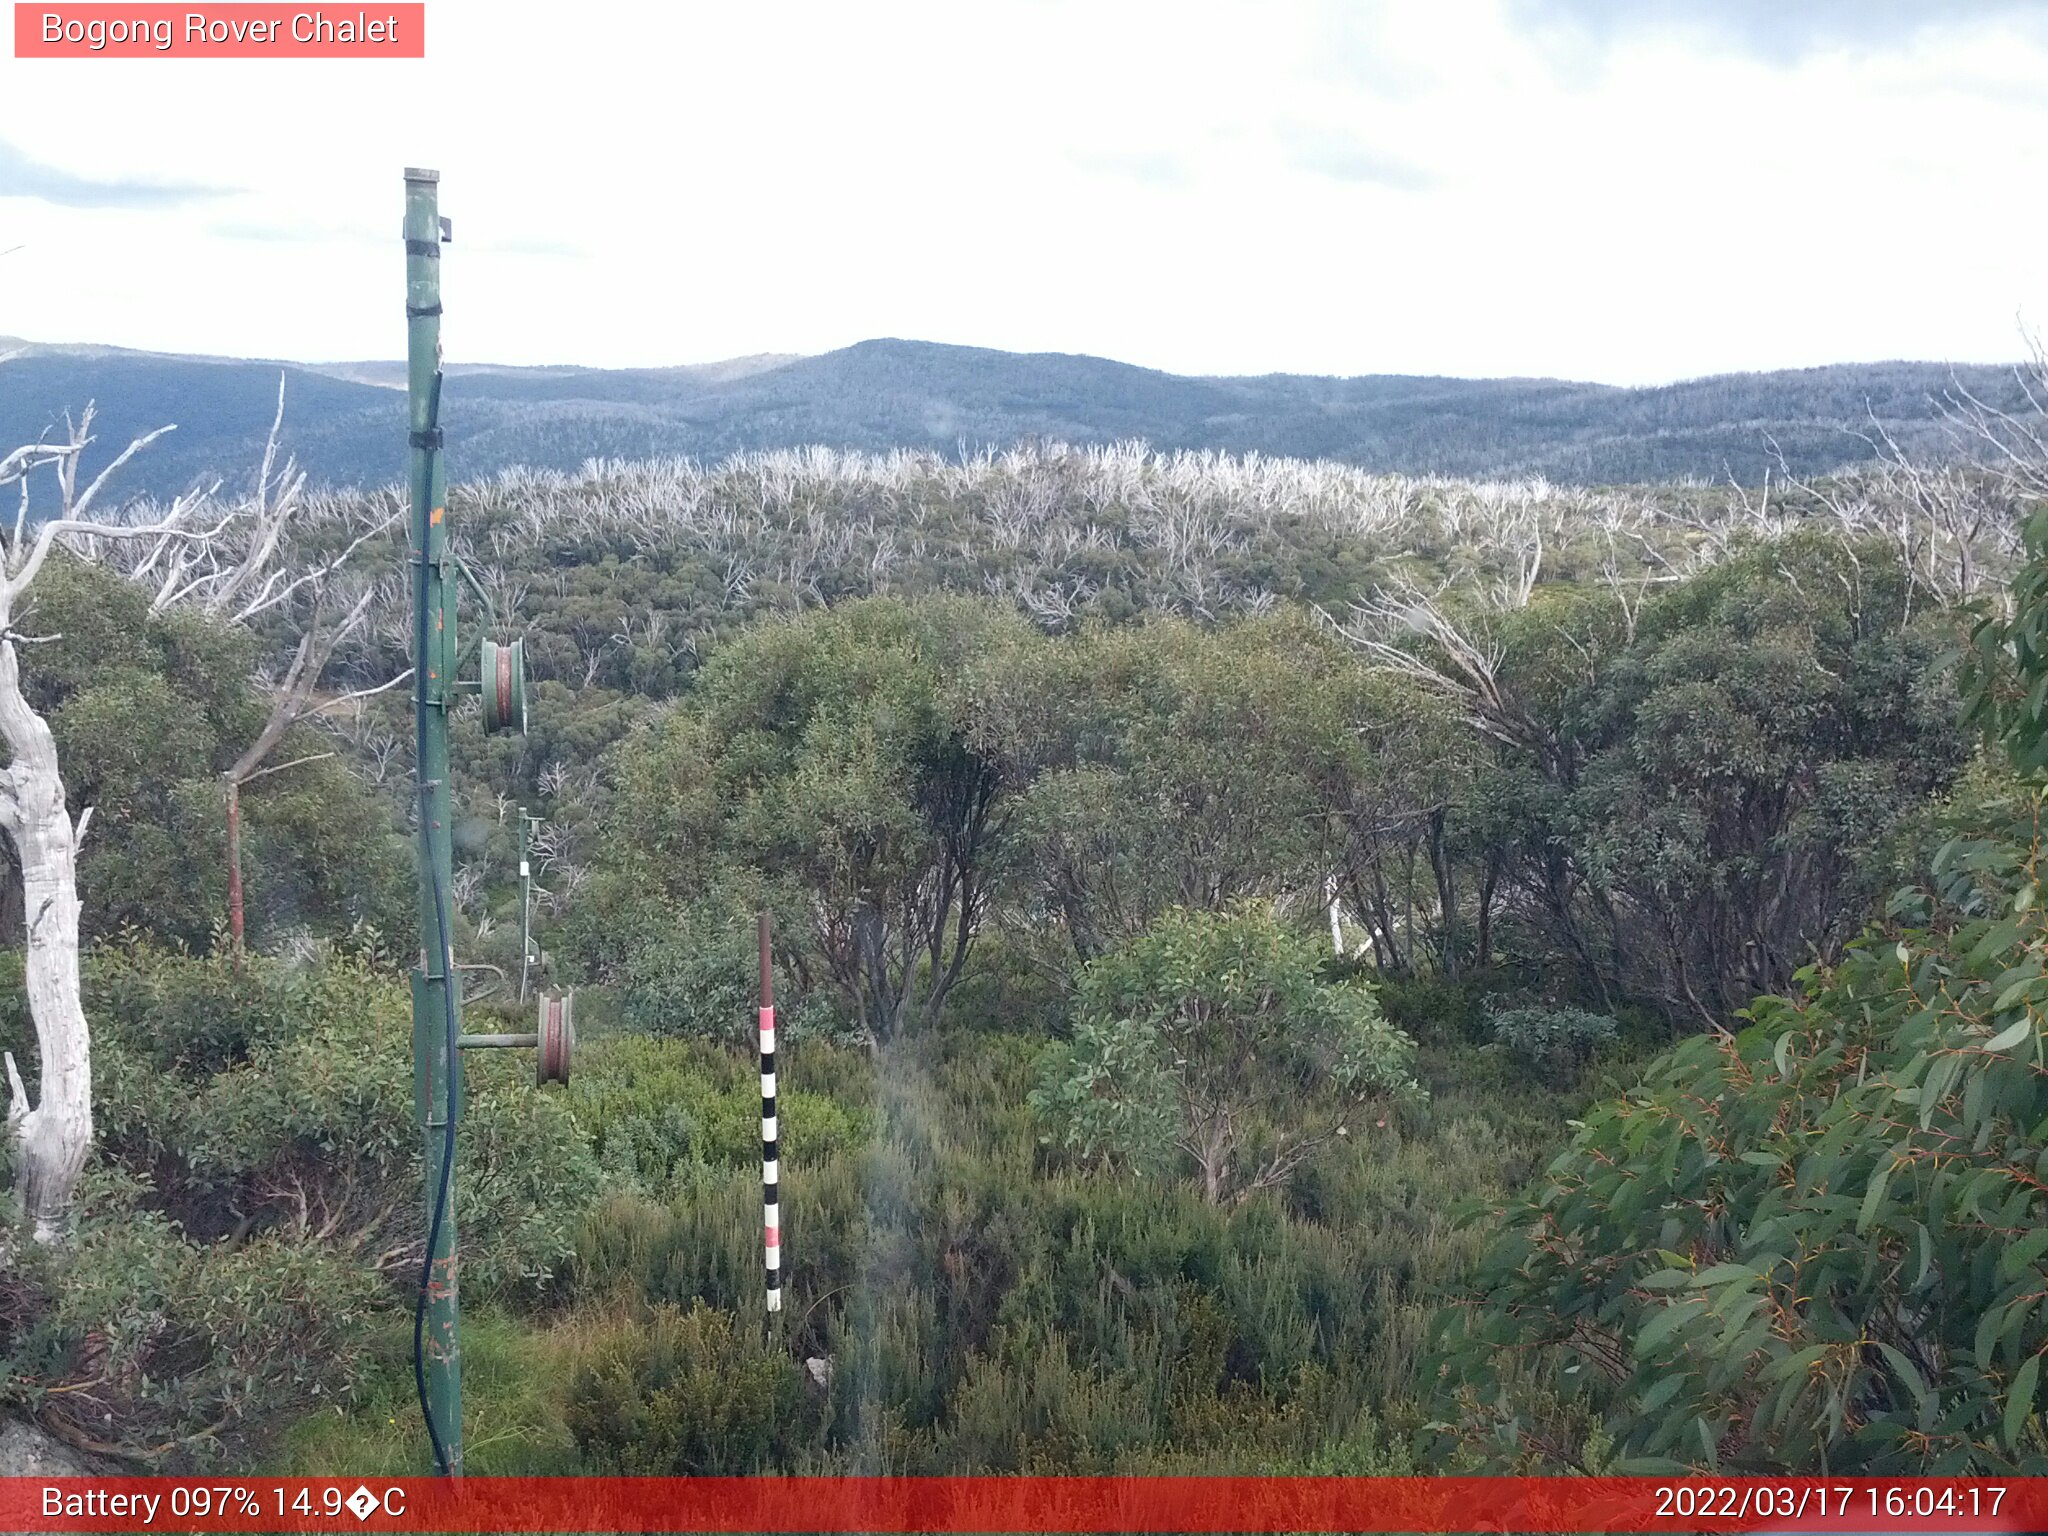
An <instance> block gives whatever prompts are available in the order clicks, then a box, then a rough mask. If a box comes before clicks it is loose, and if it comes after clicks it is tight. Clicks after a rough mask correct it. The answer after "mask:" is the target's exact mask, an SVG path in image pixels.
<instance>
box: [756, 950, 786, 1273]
mask: <svg viewBox="0 0 2048 1536" xmlns="http://www.w3.org/2000/svg"><path fill="white" fill-rule="evenodd" d="M760 928H761V1228H762V1236H763V1239H764V1241H765V1243H766V1252H767V1255H768V1310H769V1311H770V1312H780V1311H781V1310H782V1204H781V1199H780V1190H779V1188H778V1186H779V1185H780V1183H781V1179H782V1169H781V1166H780V1164H781V1158H780V1156H779V1150H780V1149H779V1148H778V1146H777V1140H776V1129H777V1128H776V1124H775V978H774V968H773V966H774V962H773V956H772V953H771V945H770V941H769V931H768V914H767V913H766V912H763V913H762V914H761V922H760Z"/></svg>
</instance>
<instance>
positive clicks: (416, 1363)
mask: <svg viewBox="0 0 2048 1536" xmlns="http://www.w3.org/2000/svg"><path fill="white" fill-rule="evenodd" d="M440 416H441V373H440V370H439V369H436V370H435V371H434V387H433V392H432V394H431V395H430V396H429V397H428V404H427V419H428V422H429V427H428V430H429V431H433V430H434V429H435V424H437V423H438V422H439V421H440ZM427 452H428V453H429V455H431V454H432V452H433V450H432V449H431V448H430V449H428V450H427ZM425 478H426V491H427V494H428V496H429V497H430V498H431V496H432V494H433V486H434V470H433V459H432V457H431V456H430V457H429V458H428V460H427V468H426V476H425ZM432 542H433V524H432V523H431V522H429V523H428V524H427V527H426V530H425V531H424V532H423V533H422V535H421V539H420V550H419V573H418V575H417V577H416V578H415V580H414V583H413V614H414V617H415V621H416V625H417V627H416V630H415V632H414V644H413V667H414V669H415V671H414V674H413V676H414V680H415V682H414V687H413V773H414V776H415V777H416V778H417V779H418V780H419V797H420V805H419V816H420V832H421V836H422V839H423V843H424V847H425V858H426V863H427V875H428V880H429V883H430V884H431V885H432V887H433V898H434V929H435V934H436V937H437V939H438V948H439V950H440V956H441V1005H442V1010H441V1011H442V1015H443V1024H444V1028H445V1030H446V1036H447V1062H446V1066H445V1069H444V1071H443V1072H442V1076H443V1078H444V1079H445V1080H446V1084H447V1090H448V1101H447V1106H446V1111H445V1120H446V1125H445V1126H444V1128H443V1131H442V1142H441V1178H440V1183H439V1185H438V1186H437V1187H436V1189H435V1191H434V1216H433V1220H432V1221H431V1222H429V1223H428V1226H427V1253H426V1257H425V1259H423V1260H422V1261H421V1264H420V1284H419V1293H418V1295H417V1296H415V1297H414V1299H413V1309H412V1375H413V1385H414V1386H415V1387H417V1388H418V1389H419V1397H420V1417H421V1418H422V1419H424V1420H425V1421H426V1425H427V1439H428V1440H429V1441H430V1442H432V1444H433V1447H434V1465H435V1467H436V1468H437V1469H438V1470H439V1472H440V1474H441V1475H442V1476H443V1477H447V1476H449V1475H451V1474H452V1472H453V1470H454V1469H453V1468H452V1467H450V1466H449V1464H448V1448H447V1446H446V1445H445V1444H443V1442H442V1440H441V1432H440V1430H439V1429H438V1428H437V1427H436V1426H435V1424H434V1410H433V1407H432V1405H431V1404H429V1402H428V1401H427V1355H426V1328H427V1297H428V1294H429V1293H430V1291H431V1290H432V1287H433V1282H434V1248H435V1245H436V1244H438V1243H439V1242H440V1240H441V1225H442V1222H443V1221H444V1220H445V1219H446V1217H447V1214H448V1200H449V1195H450V1193H451V1191H452V1190H453V1188H454V1183H455V1111H456V1108H457V1102H456V1092H455V1062H456V1055H455V1053H456V1051H457V1049H458V1046H457V1044H456V1034H457V1028H458V1026H457V1024H456V1021H455V947H454V945H453V944H451V943H450V942H449V938H448V905H447V893H446V892H445V891H444V890H443V889H442V888H441V866H440V863H439V861H438V860H436V859H435V858H434V854H433V832H432V825H431V822H430V821H429V811H430V807H429V795H430V787H429V785H428V782H427V778H426V775H425V771H424V770H425V767H426V753H427V708H428V706H427V676H428V672H427V639H428V636H427V555H428V548H429V546H430V545H431V544H432ZM444 681H445V680H444ZM460 1428H461V1426H459V1425H458V1426H457V1430H458V1432H459V1431H460Z"/></svg>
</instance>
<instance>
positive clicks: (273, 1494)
mask: <svg viewBox="0 0 2048 1536" xmlns="http://www.w3.org/2000/svg"><path fill="white" fill-rule="evenodd" d="M0 1530H6V1531H124V1532H126V1531H250V1532H264V1531H269V1532H287V1531H290V1532H297V1531H365V1532H392V1531H417V1532H429V1531H449V1532H471V1531H501V1532H540V1531H549V1532H585V1531H589V1532H613V1531H617V1532H670V1531H677V1532H682V1531H689V1532H696V1531H723V1532H748V1531H752V1532H805V1531H809V1532H839V1531H845V1532H895V1531H902V1532H912V1531H917V1532H1008V1531H1014V1532H1027V1531H1060V1532H1080V1531H1103V1532H1111V1531H1114V1532H1124V1531H1131V1532H1156V1533H1167V1532H1211V1531H1260V1532H1265V1531H1304V1532H1307V1531H1316V1532H1321V1531H1370V1532H1382V1531H1386V1532H1394V1531H1416V1532H1452V1531H1472V1532H1482V1531H1517V1532H1551V1531H1560V1532H1563V1531H1670V1532H1674V1533H1676V1532H1688V1531H1702V1532H1721V1531H1730V1532H1733V1531H1759V1532H1776V1531H1788V1532H1789V1531H1949V1532H1964V1531H1984V1532H1993V1531H2028V1530H2031V1531H2042V1530H2048V1478H2003V1479H1994V1478H1953V1479H1934V1478H1925V1479H1922V1478H1854V1477H1843V1478H1593V1477H1587V1478H1516V1477H1500V1478H1483V1477H1482V1478H1460V1477H1449V1478H1424V1477H1410V1478H1401V1477H1386V1478H1372V1477H1271V1478H1261V1477H934V1478H915V1477H898V1478H891V1477H732V1478H716V1477H712V1478H659V1477H650V1478H613V1477H593V1478H466V1479H461V1480H457V1481H446V1480H440V1479H432V1478H367V1479H362V1480H356V1479H352V1478H351V1479H345V1480H344V1479H330V1478H316V1479H304V1478H220V1479H215V1480H212V1481H207V1482H202V1481H199V1480H197V1479H182V1478H103V1479H89V1478H47V1479H38V1478H9V1479H0Z"/></svg>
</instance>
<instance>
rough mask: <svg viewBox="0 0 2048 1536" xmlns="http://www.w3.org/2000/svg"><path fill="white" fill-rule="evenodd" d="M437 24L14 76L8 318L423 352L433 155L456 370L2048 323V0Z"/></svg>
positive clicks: (943, 10)
mask: <svg viewBox="0 0 2048 1536" xmlns="http://www.w3.org/2000/svg"><path fill="white" fill-rule="evenodd" d="M337 9H338V8H337ZM353 9H354V8H350V12H349V13H350V14H353ZM427 28H428V34H427V35H428V42H427V55H428V56H427V58H426V59H425V60H424V61H396V60H390V61H386V60H378V61H362V60H286V59H276V60H200V59H188V58H177V57H171V58H158V59H147V60H128V59H121V60H108V59H102V60H90V61H87V60H68V59H67V60H42V59H15V58H13V57H11V56H7V57H0V253H5V254H0V335H9V334H12V335H19V336H25V337H28V338H30V339H33V340H37V341H63V342H99V343H107V344H112V345H118V346H128V347H140V348H146V349H152V350H160V351H178V352H202V353H219V354H228V355H235V356H255V357H273V358H295V359H301V360H321V361H328V360H339V359H355V358H366V357H393V356H397V355H399V354H400V353H401V352H402V350H403V344H404V333H403V319H402V314H401V305H402V302H403V300H402V294H403V265H402V263H403V253H402V249H401V247H400V245H399V243H398V235H399V218H400V212H401V208H402V198H403V189H402V182H401V173H402V170H403V168H404V167H406V166H409V165H423V166H431V167H434V168H436V169H438V170H439V171H440V172H441V176H442V180H441V207H442V212H443V213H444V214H446V215H447V216H449V217H450V218H451V219H452V220H453V221H454V233H455V241H454V244H453V245H451V246H450V247H448V249H447V251H446V261H445V265H444V281H445V283H446V293H445V303H446V306H447V310H446V318H445V320H444V333H443V334H444V347H445V351H446V355H447V357H448V358H449V360H450V361H451V362H497V363H577V364H585V365H591V366H603V367H622V366H660V365H668V364H676V363H692V362H707V361H712V360H715V359H720V358H728V357H736V356H744V355H749V354H754V353H762V352H794V353H816V352H824V351H829V350H831V349H833V348H836V347H841V346H846V345H849V344H851V343H853V342H855V341H859V340H862V339H864V338H867V337H874V336H901V337H911V338H916V339H921V340H928V341H943V342H954V343H961V344H966V345H975V346H986V347H999V348H1003V349H1006V350H1012V351H1042V352H1085V353H1092V354H1096V355H1099V356H1106V357H1113V358H1118V359H1121V360H1124V361H1127V362H1133V363H1139V364H1142V365H1145V366H1148V367H1154V368H1162V369H1167V370H1170V371H1173V372H1178V373H1204V374H1224V373H1272V372H1289V373H1321V374H1364V373H1422V374H1451V375H1460V376H1467V377H1477V376H1501V375H1520V376H1528V375H1544V376H1554V377H1566V378H1577V379H1586V380H1595V381H1599V382H1603V383H1612V384H1650V383H1659V382H1665V381H1669V380H1672V379H1678V378H1687V377H1695V376H1698V375H1702V374H1710V373H1720V372H1729V371H1735V370H1744V369H1762V368H1780V367H1803V366H1811V365H1816V364H1822V363H1830V362H1852V361H1872V360H1878V359H1885V358H1900V357H1910V358H1920V359H1929V360H1935V361H1948V362H1996V361H2002V360H2007V359H2010V358H2013V357H2016V356H2018V355H2019V354H2020V352H2021V351H2022V350H2023V335H2024V334H2025V333H2031V332H2033V331H2036V330H2038V329H2040V328H2041V327H2042V326H2043V324H2044V323H2048V197H2044V196H2043V195H2042V188H2043V187H2044V186H2048V87H2044V86H2043V84H2042V82H2043V81H2044V80H2048V0H1927V3H1909V0H1381V3H1375V0H1248V3H1244V4H1236V3H1225V0H1177V3H1152V0H935V3H930V4H922V3H920V4H910V3H893V0H838V3H832V4H796V3H788V4H780V3H772V0H750V3H747V4H744V5H731V4H723V3H721V4H710V3H701V0H688V3H667V4H649V3H615V0H575V3H566V0H549V3H545V4H537V3H528V0H428V7H427Z"/></svg>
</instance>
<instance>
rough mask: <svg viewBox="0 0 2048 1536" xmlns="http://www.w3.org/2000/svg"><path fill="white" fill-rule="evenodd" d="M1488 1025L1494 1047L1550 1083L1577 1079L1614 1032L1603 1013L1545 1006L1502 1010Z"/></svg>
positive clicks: (1607, 1044) (1610, 1040)
mask: <svg viewBox="0 0 2048 1536" xmlns="http://www.w3.org/2000/svg"><path fill="white" fill-rule="evenodd" d="M1492 1023H1493V1039H1494V1043H1495V1044H1497V1045H1499V1046H1500V1047H1501V1048H1502V1049H1503V1050H1505V1051H1506V1052H1507V1053H1508V1054H1509V1055H1510V1056H1512V1057H1513V1058H1515V1060H1517V1061H1519V1062H1521V1063H1522V1064H1523V1065H1525V1066H1528V1067H1532V1068H1534V1069H1535V1070H1536V1071H1538V1072H1540V1073H1542V1074H1543V1075H1544V1076H1545V1077H1547V1078H1549V1079H1550V1080H1551V1081H1552V1082H1566V1081H1569V1080H1570V1079H1571V1078H1573V1077H1575V1076H1577V1075H1578V1073H1579V1071H1580V1070H1581V1069H1582V1068H1583V1067H1585V1066H1586V1064H1587V1063H1588V1062H1590V1061H1592V1059H1593V1058H1594V1057H1595V1056H1596V1055H1598V1054H1599V1053H1600V1050H1601V1049H1602V1048H1603V1047H1605V1046H1609V1045H1612V1044H1613V1043H1614V1039H1615V1035H1616V1033H1617V1029H1618V1026H1617V1025H1616V1024H1615V1022H1614V1020H1613V1019H1611V1018H1609V1017H1608V1016H1607V1015H1606V1014H1604V1013H1589V1012H1587V1011H1586V1010H1585V1009H1583V1008H1559V1007H1549V1006H1532V1007H1526V1008H1503V1009H1501V1010H1500V1011H1498V1012H1497V1013H1495V1014H1494V1015H1493V1018H1492Z"/></svg>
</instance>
